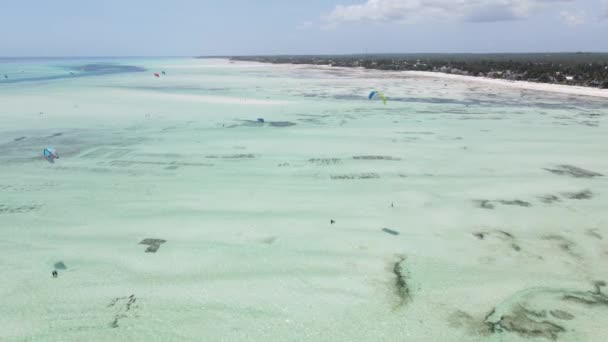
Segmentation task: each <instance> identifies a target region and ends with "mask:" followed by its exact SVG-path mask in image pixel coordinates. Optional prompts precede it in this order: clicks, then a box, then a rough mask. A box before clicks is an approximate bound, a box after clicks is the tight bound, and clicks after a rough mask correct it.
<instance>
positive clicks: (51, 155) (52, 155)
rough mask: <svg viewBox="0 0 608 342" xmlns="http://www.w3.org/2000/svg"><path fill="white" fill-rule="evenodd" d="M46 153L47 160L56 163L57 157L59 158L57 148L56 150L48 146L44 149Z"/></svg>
mask: <svg viewBox="0 0 608 342" xmlns="http://www.w3.org/2000/svg"><path fill="white" fill-rule="evenodd" d="M43 154H44V158H46V160H47V161H48V162H49V163H54V162H55V159H59V155H58V154H57V150H55V149H54V148H52V147H47V148H45V149H44V151H43Z"/></svg>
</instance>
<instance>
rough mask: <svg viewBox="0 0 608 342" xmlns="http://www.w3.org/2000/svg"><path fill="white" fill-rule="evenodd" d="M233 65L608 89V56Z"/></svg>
mask: <svg viewBox="0 0 608 342" xmlns="http://www.w3.org/2000/svg"><path fill="white" fill-rule="evenodd" d="M232 59H233V60H237V61H257V62H265V63H279V64H283V63H291V64H315V65H330V66H335V67H363V68H367V69H378V70H418V71H434V72H443V73H448V74H459V75H470V76H480V77H490V78H498V79H506V80H520V81H530V82H541V83H556V84H568V85H578V86H586V87H596V88H608V53H551V54H546V53H543V54H541V53H535V54H384V55H333V56H332V55H325V56H243V57H233V58H232Z"/></svg>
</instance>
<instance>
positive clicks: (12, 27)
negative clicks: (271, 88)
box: [0, 0, 608, 57]
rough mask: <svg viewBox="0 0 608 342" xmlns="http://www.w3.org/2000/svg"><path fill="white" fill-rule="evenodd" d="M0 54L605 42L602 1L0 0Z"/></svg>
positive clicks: (607, 29)
mask: <svg viewBox="0 0 608 342" xmlns="http://www.w3.org/2000/svg"><path fill="white" fill-rule="evenodd" d="M0 14H1V18H2V20H0V56H4V57H10V56H192V55H241V54H319V53H330V54H333V53H363V52H370V53H371V52H385V53H399V52H403V53H414V52H530V51H543V52H544V51H547V52H555V51H608V0H305V1H288V0H282V1H281V0H257V1H253V0H220V1H217V0H216V1H204V0H199V1H195V0H173V1H155V0H146V1H143V0H120V1H119V0H103V1H101V0H97V1H85V0H79V1H77V0H53V1H48V0H18V1H16V0H0Z"/></svg>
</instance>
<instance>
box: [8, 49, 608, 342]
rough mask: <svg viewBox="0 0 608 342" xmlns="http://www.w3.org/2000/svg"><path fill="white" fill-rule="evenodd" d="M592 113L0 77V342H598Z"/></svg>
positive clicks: (173, 73) (250, 74)
mask: <svg viewBox="0 0 608 342" xmlns="http://www.w3.org/2000/svg"><path fill="white" fill-rule="evenodd" d="M162 71H165V74H164V75H163V74H162ZM154 73H160V74H161V75H160V77H154ZM4 75H6V77H4ZM373 89H379V90H383V91H384V92H385V93H386V95H387V97H388V104H387V105H386V106H385V105H383V104H382V102H380V101H378V102H376V101H369V100H367V94H368V93H369V92H370V91H371V90H373ZM607 118H608V102H607V101H606V100H601V99H595V98H591V97H576V96H568V95H556V94H551V93H542V92H535V91H529V90H518V89H514V88H502V87H500V86H493V85H492V86H489V85H487V84H481V83H476V82H475V81H471V82H464V81H455V80H445V79H442V78H439V77H421V76H410V75H408V74H407V73H389V72H380V71H369V70H360V69H339V68H325V67H312V66H287V65H265V64H257V63H232V62H229V61H227V60H220V59H217V60H213V59H208V60H200V59H186V58H181V59H177V58H157V59H142V58H140V59H137V58H130V59H104V58H89V59H25V60H24V59H4V60H0V250H1V254H0V270H2V273H1V278H0V298H1V305H0V340H2V341H26V340H27V341H30V340H33V341H118V340H124V341H138V340H142V341H143V340H147V341H172V340H175V341H184V340H193V341H198V340H201V339H204V340H210V341H219V340H222V341H245V340H256V341H268V340H271V341H274V340H276V341H520V340H522V341H523V340H529V338H533V339H539V340H543V339H547V338H548V339H558V340H560V341H600V340H602V336H606V334H607V333H608V328H607V327H606V324H605V322H606V321H608V297H607V295H606V294H605V293H608V292H607V291H608V289H605V287H604V284H605V283H603V282H605V281H608V244H607V241H608V210H607V209H608V181H607V178H606V177H604V175H607V176H608V158H607V157H606V156H607V155H608V128H607V127H608V125H607V124H608V122H607ZM258 119H263V122H260V121H259V120H258ZM46 147H54V148H56V149H57V151H58V154H59V156H60V158H59V159H57V160H55V162H54V163H49V162H47V161H46V160H45V159H44V158H43V155H42V151H43V149H44V148H46ZM332 220H333V222H334V223H333V224H332ZM142 243H143V244H142ZM53 270H57V272H58V276H57V277H56V278H54V277H52V275H51V272H52V271H53Z"/></svg>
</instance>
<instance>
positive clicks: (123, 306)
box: [108, 294, 140, 328]
mask: <svg viewBox="0 0 608 342" xmlns="http://www.w3.org/2000/svg"><path fill="white" fill-rule="evenodd" d="M136 302H137V298H135V295H133V294H132V295H130V296H128V297H118V298H115V299H113V300H112V301H111V302H110V304H108V308H115V309H116V313H115V314H114V319H113V320H112V322H111V323H110V327H112V328H118V327H119V324H118V323H120V321H121V320H122V319H124V318H129V317H138V315H137V311H138V310H139V308H140V307H139V305H138V304H136Z"/></svg>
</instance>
